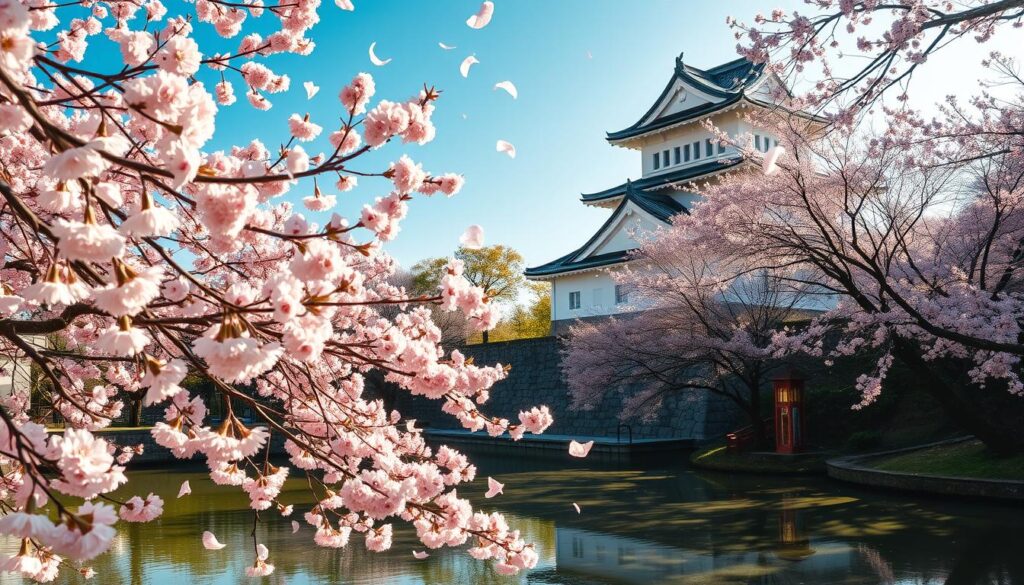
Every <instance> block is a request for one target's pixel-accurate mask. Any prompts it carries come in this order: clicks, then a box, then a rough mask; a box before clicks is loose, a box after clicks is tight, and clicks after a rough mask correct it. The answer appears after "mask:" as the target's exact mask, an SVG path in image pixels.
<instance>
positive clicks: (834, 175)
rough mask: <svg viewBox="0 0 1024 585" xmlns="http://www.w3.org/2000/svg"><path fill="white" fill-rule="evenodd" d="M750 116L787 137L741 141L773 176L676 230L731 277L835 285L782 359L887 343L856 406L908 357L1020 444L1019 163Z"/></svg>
mask: <svg viewBox="0 0 1024 585" xmlns="http://www.w3.org/2000/svg"><path fill="white" fill-rule="evenodd" d="M752 121H755V122H756V123H757V124H758V125H760V126H761V127H770V128H771V132H773V133H774V134H775V135H777V136H780V137H781V141H782V145H783V146H782V147H781V148H778V149H777V150H773V151H772V152H770V153H768V154H767V155H764V156H762V154H761V153H758V152H757V151H756V150H754V149H751V148H750V147H749V137H740V139H739V140H738V141H737V146H738V147H739V148H740V150H741V154H742V156H745V157H747V158H748V159H754V160H761V162H763V164H764V169H765V172H763V173H761V172H752V173H751V172H747V173H740V174H737V175H734V176H732V177H730V178H729V179H727V180H723V181H719V182H716V183H714V184H709V185H705V186H703V187H702V188H700V192H701V195H702V196H703V199H702V200H701V202H700V203H698V204H696V205H695V206H694V208H693V210H692V212H691V214H689V215H685V216H680V217H679V218H677V220H676V221H674V222H673V225H672V227H671V229H670V230H669V231H670V233H675V232H679V234H678V235H674V236H669V237H674V238H676V241H680V242H681V241H682V240H681V239H680V238H682V237H683V235H682V234H685V237H686V238H688V239H690V240H692V241H694V242H699V243H700V245H701V246H702V249H703V248H706V249H711V250H715V252H716V254H719V255H720V260H719V262H720V263H723V264H726V265H728V266H730V267H731V270H732V272H733V273H734V274H744V273H749V272H752V271H758V270H766V269H779V268H787V269H790V270H795V273H794V277H793V278H792V280H793V282H795V283H798V284H802V285H806V284H812V285H813V286H815V287H817V288H819V289H820V290H827V291H831V292H832V293H833V295H834V296H835V299H836V300H837V306H836V307H835V308H834V309H832V310H829V311H828V312H826V313H824V314H823V315H821V316H818V317H816V318H815V319H814V320H813V321H812V322H811V324H810V325H809V326H807V327H802V328H797V329H793V328H789V329H780V330H779V331H778V332H777V334H776V335H775V336H774V339H773V341H772V345H773V347H774V349H773V353H774V355H775V356H776V357H780V358H781V357H784V356H787V355H790V354H793V353H799V354H809V355H812V356H816V357H820V358H822V359H824V360H826V361H827V360H831V359H834V358H835V357H836V356H844V355H851V354H854V353H857V352H862V351H871V352H876V353H878V354H879V355H880V356H881V357H880V358H879V359H878V361H877V364H876V365H875V367H874V368H873V371H870V372H866V373H864V374H863V375H862V376H861V377H860V378H859V379H858V381H857V387H858V389H859V390H860V392H861V401H860V403H859V404H857V405H856V406H855V407H857V408H860V407H863V406H867V405H869V404H870V403H871V402H873V401H874V400H875V398H876V397H877V396H878V394H879V392H880V391H881V388H882V381H883V380H884V378H885V374H886V372H887V371H888V369H889V368H890V367H891V365H892V363H893V360H894V359H900V360H901V361H903V362H905V363H906V364H907V365H908V366H909V367H910V368H911V369H912V370H913V371H914V372H915V373H917V374H918V375H919V376H920V377H921V378H922V379H923V380H924V381H925V382H926V383H925V384H924V386H925V387H926V388H927V389H928V391H929V392H931V393H932V394H933V396H935V397H936V399H937V400H939V402H940V403H941V404H943V405H944V406H945V407H946V408H947V410H948V411H949V413H950V415H951V416H952V417H953V418H954V419H955V420H958V421H959V422H960V423H961V424H962V425H963V426H964V427H965V428H966V429H968V430H970V431H971V432H973V433H974V434H976V435H977V436H978V437H979V438H981V439H982V440H984V441H985V442H986V443H987V444H988V445H989V446H990V447H992V448H994V449H998V450H1021V449H1024V441H1022V440H1021V439H1020V437H1019V433H1018V432H1017V430H1016V429H1017V427H1018V426H1019V421H1020V420H1021V417H1022V416H1024V397H1022V395H1024V385H1022V382H1021V379H1020V358H1021V356H1022V355H1024V346H1022V344H1021V340H1022V337H1021V334H1022V329H1021V325H1022V324H1021V316H1022V315H1024V306H1022V301H1024V299H1022V297H1021V295H1020V290H1021V275H1020V273H1019V267H1020V264H1021V237H1022V236H1024V232H1022V231H1021V230H1022V229H1024V223H1022V221H1024V217H1022V215H1021V208H1020V199H1021V194H1022V191H1021V186H1022V185H1021V182H1022V180H1024V166H1022V165H1021V164H1020V160H1019V157H1018V156H1017V155H1016V154H1013V153H1009V154H1006V155H1003V156H986V157H984V158H982V159H974V158H973V157H967V158H964V157H963V156H962V152H963V151H962V148H961V147H960V146H959V144H958V143H957V142H956V141H952V144H946V143H936V142H935V141H924V142H920V141H917V140H915V139H914V137H915V136H917V133H916V132H915V131H914V126H913V124H899V123H895V124H894V125H893V127H892V128H890V129H888V130H887V131H886V132H884V133H883V134H881V135H880V136H875V137H871V136H863V135H861V134H860V133H857V132H854V131H852V130H842V129H837V130H834V131H832V132H830V133H827V134H825V135H824V136H823V135H821V134H820V133H819V134H817V135H815V134H810V135H809V134H808V132H807V129H806V126H805V124H804V123H803V122H797V123H794V122H793V119H792V118H788V117H784V116H779V115H777V114H768V115H765V116H762V117H760V118H759V119H756V120H752ZM773 124H774V125H773ZM900 128H903V129H906V133H904V132H901V131H900V130H899V129H900ZM723 139H725V137H724V135H723ZM744 141H745V142H744ZM968 160H969V161H970V162H965V161H968Z"/></svg>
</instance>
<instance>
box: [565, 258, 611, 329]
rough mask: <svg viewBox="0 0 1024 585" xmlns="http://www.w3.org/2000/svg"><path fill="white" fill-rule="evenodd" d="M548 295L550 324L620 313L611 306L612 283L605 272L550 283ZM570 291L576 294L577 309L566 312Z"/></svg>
mask: <svg viewBox="0 0 1024 585" xmlns="http://www.w3.org/2000/svg"><path fill="white" fill-rule="evenodd" d="M551 291H552V295H553V297H552V299H553V302H552V304H551V320H552V321H558V320H560V319H577V318H580V317H593V316H595V315H613V314H615V313H618V312H620V310H621V307H617V306H616V305H615V281H614V280H613V279H612V276H611V274H610V273H609V272H608V270H595V271H590V272H583V273H577V274H569V275H566V276H559V277H557V278H555V279H554V282H553V283H552V286H551ZM574 291H579V292H580V301H581V302H580V308H579V309H569V294H570V293H572V292H574Z"/></svg>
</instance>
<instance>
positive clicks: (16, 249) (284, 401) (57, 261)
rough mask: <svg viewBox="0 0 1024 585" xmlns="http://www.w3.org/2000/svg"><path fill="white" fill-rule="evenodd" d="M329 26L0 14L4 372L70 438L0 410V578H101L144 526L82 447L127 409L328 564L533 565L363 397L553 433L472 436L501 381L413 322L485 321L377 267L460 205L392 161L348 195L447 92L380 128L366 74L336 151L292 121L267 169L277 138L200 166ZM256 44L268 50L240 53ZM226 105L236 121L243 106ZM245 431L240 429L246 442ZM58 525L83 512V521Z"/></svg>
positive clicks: (236, 16) (432, 329)
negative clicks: (368, 189)
mask: <svg viewBox="0 0 1024 585" xmlns="http://www.w3.org/2000/svg"><path fill="white" fill-rule="evenodd" d="M72 4H74V3H72ZM319 5H320V2H319V0H298V1H297V2H290V3H287V4H281V5H275V6H264V5H263V4H262V3H261V2H256V3H250V4H249V5H248V7H247V8H241V7H239V5H237V4H232V3H228V2H222V1H221V0H199V1H197V2H196V3H195V17H196V18H193V17H192V16H191V15H173V14H168V11H167V9H166V8H165V7H164V6H163V5H162V4H161V3H160V2H159V0H148V1H146V2H142V3H123V2H106V1H100V2H90V3H88V4H87V5H83V6H85V7H86V8H88V10H86V11H85V12H83V13H82V15H79V16H80V17H78V18H70V17H68V18H62V16H63V14H64V13H65V12H68V11H72V10H73V9H74V8H75V7H74V6H72V5H58V4H46V3H42V4H40V3H38V2H34V1H24V2H23V1H22V0H11V1H9V2H5V3H0V45H2V50H0V102H2V103H0V163H2V164H0V166H2V167H3V169H4V171H3V173H2V176H0V196H2V197H3V203H4V205H3V206H2V210H0V234H2V237H0V255H2V257H3V260H4V261H3V263H2V268H0V279H2V289H0V321H2V325H3V327H2V331H3V333H2V334H0V352H2V354H3V356H4V357H5V359H8V360H11V361H18V362H19V363H22V362H31V363H32V364H33V366H34V367H36V368H38V370H39V371H40V372H41V378H42V379H43V380H44V381H45V383H44V385H43V387H42V388H41V391H40V393H39V394H38V396H37V395H34V397H33V400H41V401H42V402H44V403H45V404H46V405H47V406H50V407H52V409H53V410H54V411H56V412H59V413H60V414H61V415H62V416H63V418H64V420H65V421H66V427H67V428H66V429H65V430H64V432H63V433H62V434H61V433H55V434H53V435H50V436H48V435H47V433H46V430H45V428H44V427H42V426H41V425H40V424H39V421H38V420H36V419H34V418H33V416H34V415H33V414H32V413H34V412H38V410H32V411H30V409H29V396H28V394H27V393H26V392H20V391H19V392H15V393H14V394H12V395H10V396H8V397H6V398H4V399H3V400H2V404H0V466H2V468H3V470H4V471H3V473H2V475H0V495H2V496H3V498H4V499H5V501H9V502H11V503H10V505H9V506H5V507H4V513H3V515H2V516H0V534H7V535H11V536H14V537H16V538H20V539H22V546H21V548H20V550H19V552H18V554H15V555H10V556H7V557H4V558H3V560H2V561H0V570H3V571H8V572H13V573H18V574H21V575H23V576H25V577H29V578H33V579H36V580H39V581H51V580H53V579H55V578H56V576H57V573H58V571H59V569H60V567H61V566H67V565H69V564H72V563H77V564H78V565H77V566H78V567H79V568H80V570H81V571H82V573H83V574H85V575H91V574H92V571H91V569H90V568H89V567H87V566H82V565H80V563H82V562H87V561H89V560H91V559H93V558H95V557H96V556H97V555H99V554H101V553H102V552H103V551H105V550H106V549H107V548H108V547H109V546H110V543H111V540H112V538H113V537H114V535H115V531H116V529H115V525H116V524H117V522H118V520H119V519H120V520H121V521H124V522H149V521H152V520H154V519H155V518H158V517H159V516H160V515H161V513H162V511H163V509H164V507H165V503H164V502H163V500H162V499H161V497H160V496H159V495H156V494H148V495H146V496H145V497H143V496H142V495H141V494H138V495H133V496H131V497H129V498H128V499H126V500H123V501H122V500H119V499H117V498H115V497H114V496H113V495H112V493H113V492H114V490H115V489H119V488H122V489H125V488H123V487H122V486H127V489H129V490H130V488H131V481H130V475H129V474H126V467H125V466H126V465H128V464H129V462H130V461H131V459H132V458H133V457H134V456H135V455H137V454H139V453H141V446H132V445H115V444H113V443H112V442H110V441H107V440H105V439H102V438H98V437H97V436H96V435H94V434H93V433H94V431H97V430H99V429H102V428H105V427H107V426H109V425H110V424H111V421H112V420H114V419H116V418H119V417H121V416H123V415H124V413H125V412H127V411H128V407H129V406H130V407H132V408H134V407H135V406H138V405H139V403H141V404H142V405H146V406H150V405H160V406H161V407H163V408H164V417H163V420H161V421H160V422H158V423H157V424H156V425H155V427H154V428H153V430H152V435H153V438H154V440H155V441H156V442H157V444H159V445H160V446H162V447H163V448H166V449H169V450H170V451H171V452H172V453H173V454H174V455H175V456H176V457H180V458H183V459H188V458H193V457H196V458H201V459H203V460H204V461H205V462H206V464H207V466H208V468H209V476H210V480H211V481H213V482H215V483H217V484H221V485H231V486H237V487H239V488H240V490H242V491H244V493H245V494H247V496H248V499H249V502H250V506H251V508H252V511H253V514H254V517H255V519H256V521H264V520H265V518H266V517H267V515H268V514H271V513H273V514H278V515H281V516H288V515H290V514H291V513H292V512H293V509H294V506H295V504H297V503H298V502H287V501H282V488H283V486H284V483H285V481H286V480H287V478H288V477H290V476H291V475H293V474H295V473H303V474H305V475H306V476H307V479H308V485H309V494H308V496H309V498H310V499H312V500H313V501H314V502H315V503H314V505H313V509H312V510H311V511H310V512H309V513H307V514H306V519H307V520H308V521H309V522H310V524H312V525H313V526H314V527H315V528H316V533H315V536H314V542H316V544H318V545H320V546H326V547H339V546H345V545H346V544H347V543H348V540H349V537H350V535H351V533H352V532H355V533H357V534H360V535H362V538H363V539H364V542H365V545H366V547H367V548H368V549H370V550H373V551H382V550H386V549H388V548H389V547H390V546H391V535H392V527H391V524H390V523H388V521H389V520H401V521H405V522H408V523H411V524H412V525H414V526H415V527H416V530H417V532H418V534H419V535H420V538H421V540H422V541H423V543H424V544H425V545H426V546H428V547H430V548H436V547H438V546H445V545H448V546H453V545H461V544H464V543H466V542H472V543H473V545H474V547H473V548H472V549H471V554H472V555H473V556H475V557H476V558H480V559H493V560H494V562H495V563H496V564H497V566H498V570H499V571H502V572H505V573H514V572H516V571H518V570H521V569H525V568H530V567H532V566H533V565H534V564H535V563H536V553H534V551H533V549H532V546H531V545H528V544H526V543H525V542H523V541H522V539H520V537H519V533H518V532H517V531H515V530H514V529H512V528H510V527H509V526H507V524H506V523H505V521H504V519H503V518H502V517H501V515H500V514H483V513H480V512H475V511H474V510H473V508H472V506H471V504H470V503H469V501H467V500H466V499H463V498H460V497H458V496H457V494H456V490H455V488H456V486H458V485H459V484H462V483H465V482H469V481H473V480H474V478H475V475H476V471H475V468H474V467H473V466H472V465H471V464H470V463H469V462H468V460H467V459H466V457H465V456H464V455H462V454H460V453H458V452H456V451H454V450H452V449H448V448H446V447H441V448H438V449H433V448H431V447H428V446H427V445H426V443H425V441H424V438H423V435H422V432H421V431H420V429H418V428H416V427H415V425H414V423H413V422H412V421H404V419H403V417H402V415H401V413H399V412H397V411H394V410H389V409H388V408H386V407H385V405H384V402H383V401H382V400H380V399H377V398H376V397H375V394H374V393H373V392H372V390H371V389H370V388H368V387H367V377H366V375H367V373H368V372H370V371H372V370H377V371H380V372H383V374H384V377H385V379H386V383H388V384H393V385H395V386H397V387H398V388H400V389H401V390H403V391H407V392H410V393H412V394H417V395H422V396H426V397H428V398H431V399H435V400H439V401H441V403H442V409H443V410H445V411H446V412H448V413H450V414H451V415H452V416H454V417H455V418H457V419H458V420H459V421H460V422H461V424H462V425H463V426H465V427H466V428H468V429H472V430H481V429H486V430H487V432H489V433H491V434H501V433H504V432H508V433H509V434H510V435H511V436H512V437H513V438H514V439H519V438H521V437H522V436H523V435H524V433H526V432H531V433H541V432H543V431H544V430H545V429H546V428H547V427H548V426H550V424H551V422H552V421H551V416H550V413H549V412H548V410H547V409H546V408H544V407H541V408H533V409H531V410H528V411H524V412H523V413H521V415H520V417H519V420H518V421H509V420H505V419H501V418H495V417H491V416H488V415H487V414H486V412H484V411H483V410H482V409H483V408H484V406H485V404H486V402H487V400H488V398H489V392H490V389H491V387H492V386H493V385H494V384H495V383H496V382H498V381H500V380H501V379H503V378H504V377H505V376H506V373H507V370H506V368H504V367H503V366H501V365H500V364H498V365H494V366H487V365H476V364H473V363H472V361H471V360H467V359H466V358H465V357H464V356H463V355H462V354H461V353H459V352H457V351H453V352H450V353H449V352H447V351H446V350H445V349H444V348H443V347H442V346H441V344H440V342H441V331H440V330H439V328H438V327H437V325H435V323H434V322H433V321H432V318H431V311H430V309H429V308H428V307H427V306H426V305H428V304H434V305H438V306H439V307H441V308H442V309H443V310H449V311H460V312H462V313H464V314H465V315H466V316H467V317H468V319H469V320H470V322H471V323H473V324H474V326H475V327H477V328H478V329H487V328H490V327H492V326H493V325H494V324H495V322H496V320H497V313H496V312H495V310H494V307H493V305H492V304H491V303H490V299H489V298H488V296H487V294H486V292H485V291H483V290H481V289H480V288H478V287H475V286H472V285H471V284H470V283H469V282H468V281H467V280H466V279H465V277H464V276H463V275H462V267H461V265H460V264H459V263H458V262H456V261H452V263H451V264H450V265H449V266H448V267H447V269H446V274H445V276H444V285H443V287H442V288H441V289H439V290H438V291H437V292H436V294H435V295H433V296H431V295H427V296H413V295H411V294H409V293H407V292H406V290H405V289H404V288H402V287H400V286H396V285H395V284H394V278H393V277H394V275H395V272H396V268H397V267H396V263H395V262H394V260H393V259H392V258H391V257H390V256H388V254H387V253H386V251H385V250H384V247H383V246H384V244H385V243H387V242H389V241H391V240H393V239H394V238H395V237H396V235H397V234H398V233H399V231H400V226H401V222H402V220H403V219H404V218H405V217H406V216H407V214H408V213H409V212H410V207H409V204H410V202H411V201H413V200H414V199H416V198H419V197H425V196H432V195H436V194H443V195H445V196H447V197H451V196H454V195H456V194H457V193H459V191H460V190H461V189H462V187H463V185H464V179H463V177H462V176H460V175H458V174H455V173H445V174H433V173H431V172H429V171H428V170H425V169H424V168H423V167H422V165H421V164H418V163H416V162H414V161H413V160H412V159H411V158H409V157H408V156H406V155H398V156H397V157H395V159H394V160H393V161H392V162H390V163H388V164H384V165H383V166H382V167H380V168H376V169H375V168H372V167H369V166H368V165H367V166H366V167H362V168H361V167H360V164H361V161H362V160H365V159H361V158H360V157H361V156H362V155H364V154H366V153H368V152H370V151H372V150H378V149H383V148H384V147H385V146H386V145H388V144H413V143H414V144H417V145H425V144H427V143H429V142H431V141H432V140H433V139H434V137H435V135H436V133H437V128H436V127H435V126H434V123H433V121H432V117H433V112H434V109H435V104H436V101H437V99H438V97H439V92H438V91H436V90H435V89H433V88H430V87H424V88H423V89H422V90H420V91H418V92H416V93H415V94H414V95H413V96H412V97H411V98H409V99H407V100H404V101H388V100H379V101H377V102H374V99H375V94H376V86H375V83H374V80H373V78H372V76H370V75H369V74H366V73H358V74H355V75H354V77H352V78H351V81H350V82H349V83H347V84H346V85H344V87H342V88H341V89H340V91H339V92H338V94H337V100H338V102H337V103H338V109H339V112H340V114H341V116H340V119H341V121H340V122H339V123H338V125H337V126H335V127H333V128H328V129H327V131H326V132H325V128H324V127H323V126H322V125H321V124H319V123H318V121H317V120H314V119H312V118H311V116H310V115H308V114H299V113H295V114H292V115H290V116H289V117H287V118H286V119H285V120H283V121H282V122H281V124H280V125H279V126H278V127H277V130H279V131H280V133H281V136H280V138H281V140H280V146H279V147H278V148H270V147H268V146H267V145H266V144H265V143H264V142H263V140H268V139H273V138H276V137H269V138H268V137H262V140H261V137H253V138H252V139H251V140H249V141H248V142H246V143H243V144H236V145H234V146H232V147H230V148H226V149H223V150H215V151H210V150H208V149H207V146H208V144H209V143H210V141H211V139H212V138H213V137H214V134H215V130H216V121H217V115H218V112H219V111H220V110H222V109H223V108H226V107H254V108H256V109H259V110H267V109H270V108H271V106H272V104H271V102H270V98H269V97H268V96H272V95H274V94H279V93H281V92H285V91H287V90H288V89H289V88H290V87H291V79H290V78H289V76H288V75H287V74H284V73H281V72H276V71H274V70H273V69H272V68H271V66H270V64H269V63H270V58H271V57H273V56H275V55H278V54H286V53H290V54H294V55H300V56H302V55H308V54H310V53H311V52H312V51H313V50H314V47H315V43H314V42H313V41H312V40H311V39H310V38H309V35H308V33H309V31H310V30H311V28H312V27H313V26H314V25H315V24H316V23H317V22H318V21H319V19H320V14H319ZM339 5H341V6H342V7H343V8H347V9H351V3H348V2H339ZM78 8H81V7H78ZM76 14H77V13H76ZM260 18H270V19H275V20H276V24H277V26H278V29H277V30H276V31H273V32H269V33H268V32H267V29H268V27H261V31H263V35H261V34H257V33H255V32H253V33H249V34H245V33H244V30H243V29H244V28H245V24H246V23H247V21H249V20H250V19H260ZM205 26H210V27H212V29H213V30H214V31H215V32H216V33H217V34H219V35H220V36H221V37H223V38H225V39H231V38H235V37H236V36H240V35H241V39H240V41H239V42H238V46H237V49H236V50H234V51H229V52H226V53H215V54H210V53H208V52H204V51H203V47H202V46H201V45H200V43H199V42H198V41H197V34H196V31H195V30H194V28H195V27H205ZM104 39H105V40H104ZM51 40H52V45H50V47H51V48H50V49H44V48H43V47H45V46H46V45H47V44H48V43H49V42H50V41H51ZM104 43H113V44H114V45H116V48H117V50H119V51H120V54H121V57H122V60H123V62H124V67H123V68H121V67H118V68H115V69H114V70H112V71H111V70H106V69H104V68H102V67H99V68H94V66H93V64H92V59H90V58H88V56H89V55H91V54H92V52H94V51H92V50H91V47H92V46H94V45H102V44H104ZM236 84H240V85H241V86H242V87H244V88H245V89H244V93H245V95H246V101H247V102H248V104H246V103H245V102H244V101H243V102H242V103H237V105H233V104H236V102H237V101H238V100H237V97H236V94H235V85H236ZM305 86H306V88H307V92H309V93H308V95H309V96H310V97H311V96H312V94H313V93H315V91H313V90H311V89H310V86H311V84H310V83H309V82H307V83H306V84H305ZM321 143H323V145H324V148H325V149H326V150H325V152H317V150H316V149H317V148H318V147H319V145H320V144H321ZM328 145H329V146H328ZM307 149H308V150H309V151H308V152H307ZM357 178H358V179H371V180H372V179H374V178H376V179H379V180H380V183H381V184H382V185H383V187H382V189H383V194H381V195H380V196H379V197H377V198H376V199H375V200H374V201H373V202H371V203H368V204H367V205H366V206H365V207H363V209H362V211H361V213H360V214H359V215H358V217H354V218H348V217H344V216H342V215H340V214H339V213H336V212H332V208H333V207H334V206H335V204H336V202H337V197H338V195H335V194H330V193H325V192H324V191H322V190H321V187H324V189H325V190H327V189H329V187H327V186H328V185H333V186H334V188H336V190H337V193H346V192H349V191H352V190H353V189H354V188H355V187H356V186H357V183H358V180H357ZM309 183H312V184H311V185H310V184H309ZM300 190H301V191H303V193H301V194H300V195H299V196H298V198H297V199H293V198H292V197H289V195H294V194H295V192H296V191H300ZM294 200H301V201H302V205H303V206H304V208H305V211H303V210H300V209H297V208H296V206H295V205H294V203H293V201H294ZM307 213H308V214H307ZM315 214H323V215H322V216H318V215H315ZM328 215H329V218H328V217H327V216H328ZM44 336H45V338H46V339H47V341H46V342H40V341H39V340H40V339H41V338H42V337H44ZM190 377H193V379H195V378H196V377H198V378H205V379H206V381H208V382H209V383H210V384H212V386H213V388H214V398H213V399H215V400H217V401H219V402H220V403H222V404H223V405H224V411H225V414H224V415H223V416H221V417H219V418H218V419H216V420H215V419H213V417H211V416H210V413H209V408H208V405H207V403H206V398H204V397H203V396H201V395H200V394H199V393H197V392H194V391H192V390H190V387H191V386H192V385H191V384H190V382H189V378H190ZM241 406H245V407H247V408H248V409H249V410H251V411H253V412H254V413H255V414H256V418H257V419H258V420H257V422H256V423H252V422H244V421H243V420H241V418H239V417H238V416H236V414H235V413H236V409H237V408H239V407H241ZM272 440H280V441H283V442H284V447H285V450H286V452H287V454H288V457H287V463H286V464H282V463H281V462H280V461H276V460H275V461H271V459H270V457H269V451H270V447H269V445H270V443H271V441H272ZM119 493H120V492H119ZM182 493H183V494H184V493H187V490H184V489H183V491H182ZM65 497H75V498H81V499H83V500H85V503H83V504H82V505H81V506H78V507H77V508H76V509H72V508H70V507H68V506H67V505H66V504H65ZM44 506H45V508H44ZM46 510H53V512H51V514H56V517H55V518H54V517H53V516H51V515H50V514H47V512H46ZM214 540H215V539H214ZM256 544H257V546H255V547H254V549H255V551H256V558H255V559H254V562H253V565H252V566H251V567H250V569H249V570H248V573H249V574H250V575H253V576H259V575H268V574H270V573H272V572H273V570H274V565H273V564H272V563H270V562H268V561H269V551H268V550H267V549H266V547H265V546H264V545H262V544H259V543H256Z"/></svg>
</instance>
